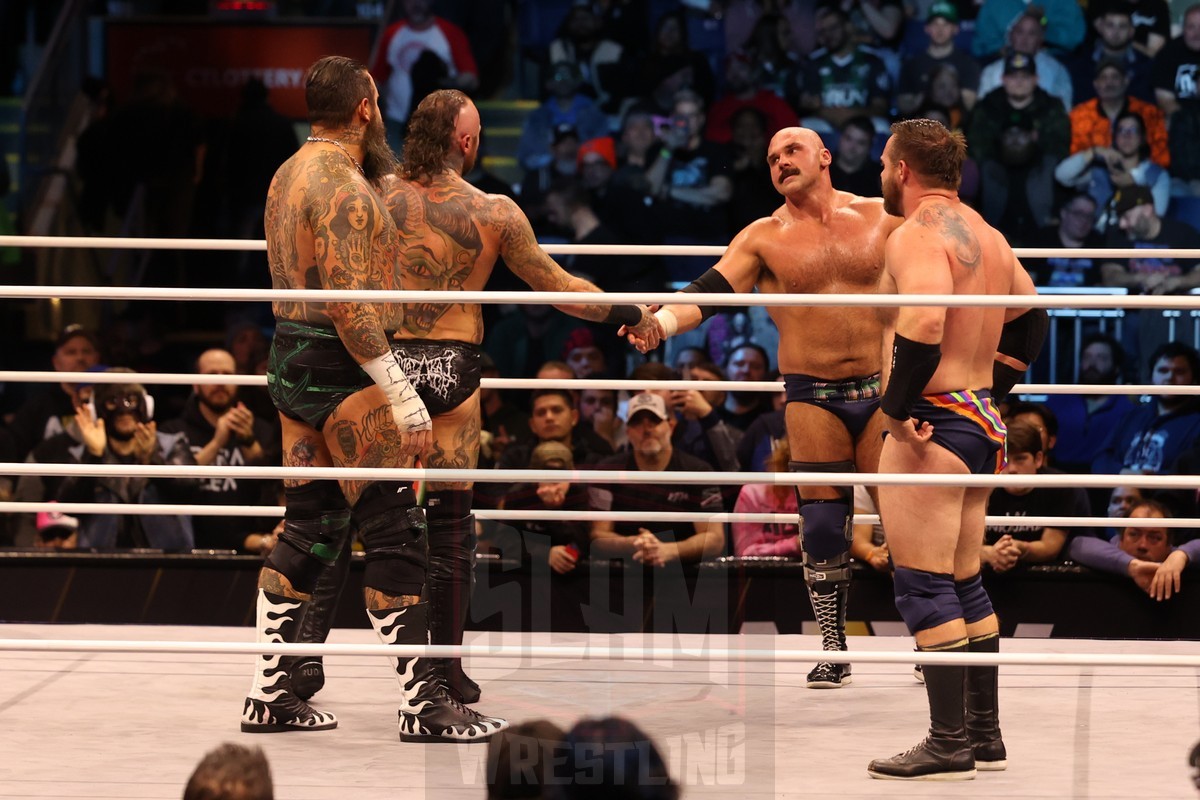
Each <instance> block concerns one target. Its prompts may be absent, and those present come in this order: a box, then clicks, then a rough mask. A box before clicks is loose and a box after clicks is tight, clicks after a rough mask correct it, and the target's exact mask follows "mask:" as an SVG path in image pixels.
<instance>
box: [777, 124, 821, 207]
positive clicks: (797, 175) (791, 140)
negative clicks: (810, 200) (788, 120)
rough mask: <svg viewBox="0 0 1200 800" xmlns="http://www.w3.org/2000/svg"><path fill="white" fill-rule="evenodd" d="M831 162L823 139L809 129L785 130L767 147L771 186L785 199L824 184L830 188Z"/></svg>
mask: <svg viewBox="0 0 1200 800" xmlns="http://www.w3.org/2000/svg"><path fill="white" fill-rule="evenodd" d="M832 161H833V156H832V155H830V153H829V150H828V149H826V147H825V143H824V142H823V141H821V137H820V136H818V135H817V133H816V131H812V130H809V129H808V128H784V129H782V130H780V131H779V132H778V133H776V134H775V135H774V136H772V137H771V143H770V144H769V145H768V146H767V166H768V167H770V169H771V182H772V183H774V184H775V190H776V191H777V192H779V193H780V194H782V195H784V196H785V197H788V196H791V195H793V194H795V193H797V192H807V191H809V190H811V189H813V188H814V187H816V186H818V185H821V184H822V183H823V184H826V185H828V184H829V164H830V163H831V162H832Z"/></svg>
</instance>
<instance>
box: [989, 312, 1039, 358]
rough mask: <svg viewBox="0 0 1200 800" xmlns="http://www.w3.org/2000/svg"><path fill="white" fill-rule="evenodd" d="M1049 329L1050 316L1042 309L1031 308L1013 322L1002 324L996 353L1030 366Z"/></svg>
mask: <svg viewBox="0 0 1200 800" xmlns="http://www.w3.org/2000/svg"><path fill="white" fill-rule="evenodd" d="M1049 329H1050V315H1049V314H1047V313H1046V309H1044V308H1031V309H1029V310H1028V311H1026V312H1025V313H1024V314H1022V315H1021V316H1019V317H1017V318H1016V319H1014V320H1010V321H1009V322H1006V323H1004V329H1003V330H1001V331H1000V344H999V345H998V346H997V347H996V350H997V352H1000V353H1003V354H1004V355H1006V356H1008V357H1009V358H1015V359H1016V360H1018V361H1020V362H1021V363H1023V364H1032V363H1033V362H1034V361H1036V360H1037V357H1038V354H1039V353H1041V352H1042V344H1043V343H1044V342H1045V341H1046V332H1047V331H1048V330H1049Z"/></svg>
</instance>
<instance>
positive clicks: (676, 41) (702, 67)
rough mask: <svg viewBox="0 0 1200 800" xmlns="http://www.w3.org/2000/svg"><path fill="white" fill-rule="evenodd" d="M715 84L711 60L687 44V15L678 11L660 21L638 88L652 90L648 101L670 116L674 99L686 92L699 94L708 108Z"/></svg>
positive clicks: (644, 60) (643, 60)
mask: <svg viewBox="0 0 1200 800" xmlns="http://www.w3.org/2000/svg"><path fill="white" fill-rule="evenodd" d="M716 83H717V82H716V79H715V77H714V76H713V71H712V67H711V66H710V65H709V63H708V59H707V58H705V57H704V54H703V53H700V52H698V51H696V50H693V49H692V47H691V44H690V42H689V40H688V24H687V14H686V13H685V12H684V11H683V10H681V9H676V10H673V11H668V12H667V13H665V14H663V15H662V16H661V17H659V18H658V22H657V23H656V24H655V26H654V35H653V36H651V37H650V50H649V52H648V53H647V54H646V56H645V57H644V58H643V59H642V63H641V64H640V66H639V67H638V78H637V81H636V84H635V85H636V86H640V87H643V89H644V90H645V89H649V90H650V98H649V99H650V100H651V102H652V104H653V105H654V106H657V108H658V109H659V111H660V112H669V111H670V110H671V105H672V103H673V102H674V96H675V95H676V94H677V93H679V92H681V91H683V90H684V89H691V90H693V91H695V92H696V93H697V94H699V95H700V97H702V98H703V103H702V104H703V106H704V107H706V108H707V107H708V104H709V103H711V102H712V101H713V97H714V96H715V94H716Z"/></svg>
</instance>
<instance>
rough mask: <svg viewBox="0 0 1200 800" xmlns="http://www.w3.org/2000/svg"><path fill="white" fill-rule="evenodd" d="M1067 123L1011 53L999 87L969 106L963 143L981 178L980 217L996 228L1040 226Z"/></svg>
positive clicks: (1029, 68)
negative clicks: (971, 109)
mask: <svg viewBox="0 0 1200 800" xmlns="http://www.w3.org/2000/svg"><path fill="white" fill-rule="evenodd" d="M1070 136H1071V130H1070V123H1069V122H1068V120H1067V113H1066V111H1064V110H1063V108H1062V106H1060V105H1059V103H1058V101H1057V100H1055V99H1054V98H1052V97H1050V95H1048V94H1046V92H1045V91H1044V90H1043V89H1041V88H1040V87H1039V86H1038V73H1037V67H1036V66H1035V65H1034V62H1033V60H1032V59H1031V58H1029V56H1027V55H1025V54H1023V53H1015V54H1013V55H1010V56H1007V57H1006V58H1005V60H1004V83H1003V86H1002V87H1001V88H1000V89H997V90H996V91H994V92H991V93H990V94H987V95H985V96H984V97H983V99H982V100H980V101H979V103H978V104H977V105H976V106H975V112H974V114H972V117H971V128H970V132H969V133H968V134H967V140H968V141H969V142H970V143H971V151H972V157H973V158H974V159H975V161H976V162H978V164H979V170H980V173H981V175H982V178H983V216H984V218H985V219H986V220H987V221H988V223H990V224H991V225H994V226H996V227H998V228H1000V229H1001V230H1006V231H1015V230H1020V229H1021V228H1023V227H1028V226H1040V225H1045V224H1046V223H1047V222H1048V221H1049V219H1050V209H1051V208H1052V202H1053V197H1054V167H1055V166H1056V165H1057V164H1058V162H1059V161H1061V160H1062V159H1063V157H1064V156H1066V154H1067V147H1068V145H1069V144H1070Z"/></svg>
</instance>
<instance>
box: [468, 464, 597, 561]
mask: <svg viewBox="0 0 1200 800" xmlns="http://www.w3.org/2000/svg"><path fill="white" fill-rule="evenodd" d="M574 468H575V459H574V457H573V456H572V454H571V448H569V447H567V445H565V444H563V443H562V442H558V441H549V440H548V441H544V442H541V443H539V444H538V445H537V447H534V448H533V450H532V451H531V452H530V454H529V464H528V469H540V470H545V469H563V470H567V469H574ZM501 508H504V509H505V510H508V511H587V510H588V490H587V486H586V484H583V483H577V482H575V483H572V482H569V481H542V482H540V483H518V484H515V485H514V486H512V487H511V488H510V489H509V490H508V491H507V492H506V493H505V495H504V498H503V500H502V502H501ZM588 528H589V525H588V523H587V522H584V521H582V520H538V519H535V520H520V521H516V522H512V521H506V522H505V523H502V524H500V525H498V526H497V529H498V530H497V533H496V534H494V535H493V538H492V541H491V542H490V543H491V544H492V545H494V546H495V549H497V550H499V552H500V553H501V555H504V556H506V557H509V558H520V559H521V560H522V561H524V562H526V563H531V562H537V563H539V564H549V565H550V569H551V570H553V571H554V572H556V573H558V574H559V575H565V574H567V573H568V572H572V571H573V570H574V569H575V567H576V566H578V564H579V559H581V558H585V557H586V556H587V552H588V544H589V537H588Z"/></svg>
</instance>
